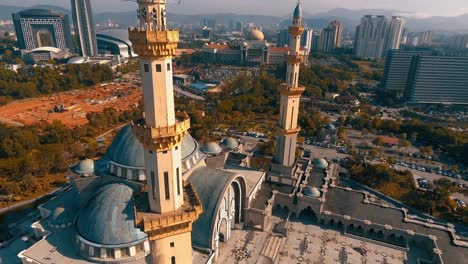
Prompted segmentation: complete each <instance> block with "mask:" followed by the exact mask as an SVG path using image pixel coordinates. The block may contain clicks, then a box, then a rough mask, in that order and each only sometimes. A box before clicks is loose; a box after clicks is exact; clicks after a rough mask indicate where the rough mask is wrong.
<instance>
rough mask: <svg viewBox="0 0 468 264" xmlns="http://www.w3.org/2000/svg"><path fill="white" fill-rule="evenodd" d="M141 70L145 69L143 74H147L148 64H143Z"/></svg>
mask: <svg viewBox="0 0 468 264" xmlns="http://www.w3.org/2000/svg"><path fill="white" fill-rule="evenodd" d="M143 68H144V69H145V72H149V64H143Z"/></svg>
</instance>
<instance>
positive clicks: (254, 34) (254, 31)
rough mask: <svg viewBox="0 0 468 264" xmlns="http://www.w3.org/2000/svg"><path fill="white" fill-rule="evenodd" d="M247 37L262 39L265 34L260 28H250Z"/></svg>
mask: <svg viewBox="0 0 468 264" xmlns="http://www.w3.org/2000/svg"><path fill="white" fill-rule="evenodd" d="M248 39H249V40H259V41H263V40H264V39H265V36H264V35H263V33H262V32H261V31H260V30H258V29H256V28H254V29H252V31H250V32H249V35H248Z"/></svg>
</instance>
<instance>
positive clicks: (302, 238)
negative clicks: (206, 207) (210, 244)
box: [218, 218, 407, 264]
mask: <svg viewBox="0 0 468 264" xmlns="http://www.w3.org/2000/svg"><path fill="white" fill-rule="evenodd" d="M276 220H279V219H278V218H277V219H276ZM290 224H291V225H290V227H289V230H288V236H287V237H285V238H279V237H278V236H274V235H269V234H268V233H267V232H261V231H252V230H232V233H231V239H230V240H229V243H220V246H221V247H222V250H221V255H220V256H219V258H218V262H219V263H236V264H252V263H261V264H263V263H269V262H265V261H264V260H265V258H263V256H268V257H270V258H275V260H276V262H275V263H280V264H281V263H298V264H299V263H306V264H328V263H330V264H335V263H336V264H402V263H405V261H407V258H406V252H404V251H401V250H399V249H397V248H395V247H392V246H389V247H386V246H384V245H378V244H376V243H372V242H370V241H365V240H361V239H355V238H352V237H349V236H344V235H342V234H341V233H340V232H338V231H334V230H330V229H322V228H321V227H319V226H316V225H310V224H305V223H304V222H300V221H296V220H293V221H291V222H290ZM272 249H273V250H276V252H271V250H272ZM273 256H275V257H273Z"/></svg>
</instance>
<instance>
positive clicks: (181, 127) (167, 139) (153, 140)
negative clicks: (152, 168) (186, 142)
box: [132, 113, 190, 152]
mask: <svg viewBox="0 0 468 264" xmlns="http://www.w3.org/2000/svg"><path fill="white" fill-rule="evenodd" d="M176 116H177V121H176V123H175V124H174V125H172V126H166V127H149V126H147V125H146V124H145V123H144V122H143V123H132V129H133V131H134V132H135V135H136V137H137V138H138V140H139V141H140V142H141V143H142V144H143V146H145V148H147V149H149V150H152V151H156V152H160V151H166V150H170V149H172V148H174V147H176V146H178V145H179V144H180V143H181V142H182V139H183V137H184V136H185V134H187V131H188V130H189V129H190V117H189V116H188V115H187V114H186V113H178V114H177V115H176Z"/></svg>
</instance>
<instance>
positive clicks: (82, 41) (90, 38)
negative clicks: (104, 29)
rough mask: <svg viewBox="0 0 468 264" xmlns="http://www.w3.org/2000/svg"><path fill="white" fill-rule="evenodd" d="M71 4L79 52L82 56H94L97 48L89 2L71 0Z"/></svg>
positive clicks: (86, 0) (85, 0)
mask: <svg viewBox="0 0 468 264" xmlns="http://www.w3.org/2000/svg"><path fill="white" fill-rule="evenodd" d="M71 6H72V15H73V24H74V25H75V35H76V36H77V38H78V50H79V53H80V55H82V56H96V55H97V54H98V49H97V42H96V33H95V31H94V20H93V10H92V8H91V2H90V0H71Z"/></svg>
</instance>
